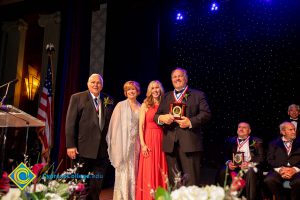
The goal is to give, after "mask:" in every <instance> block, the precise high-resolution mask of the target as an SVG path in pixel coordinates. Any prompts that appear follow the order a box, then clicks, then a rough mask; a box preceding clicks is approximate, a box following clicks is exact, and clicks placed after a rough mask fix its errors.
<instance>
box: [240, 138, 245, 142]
mask: <svg viewBox="0 0 300 200" xmlns="http://www.w3.org/2000/svg"><path fill="white" fill-rule="evenodd" d="M238 140H239V142H244V141H245V140H246V139H240V138H239V139H238Z"/></svg>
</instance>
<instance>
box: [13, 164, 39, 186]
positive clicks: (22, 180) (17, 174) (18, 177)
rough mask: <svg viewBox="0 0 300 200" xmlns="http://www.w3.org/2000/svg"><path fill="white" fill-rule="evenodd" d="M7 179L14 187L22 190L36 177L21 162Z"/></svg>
mask: <svg viewBox="0 0 300 200" xmlns="http://www.w3.org/2000/svg"><path fill="white" fill-rule="evenodd" d="M8 177H9V178H10V180H12V182H14V183H15V184H16V186H18V187H19V188H20V189H21V190H23V189H24V188H25V187H26V186H27V185H28V184H29V183H31V182H32V181H33V179H35V177H36V176H35V174H34V173H33V172H32V171H31V170H30V169H29V168H28V167H27V166H26V165H25V164H24V163H23V162H21V163H20V164H19V166H18V167H16V168H15V169H14V171H12V172H11V173H10V174H9V175H8Z"/></svg>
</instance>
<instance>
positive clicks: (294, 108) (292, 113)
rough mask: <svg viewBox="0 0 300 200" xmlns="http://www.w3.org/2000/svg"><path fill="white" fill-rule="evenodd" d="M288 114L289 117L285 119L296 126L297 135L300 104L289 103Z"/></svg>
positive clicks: (298, 131) (299, 132)
mask: <svg viewBox="0 0 300 200" xmlns="http://www.w3.org/2000/svg"><path fill="white" fill-rule="evenodd" d="M288 115H289V118H288V119H287V120H286V121H288V122H292V123H293V124H294V126H295V128H296V134H297V136H300V128H297V127H298V124H299V118H298V117H299V115H300V106H299V105H297V104H291V105H289V108H288Z"/></svg>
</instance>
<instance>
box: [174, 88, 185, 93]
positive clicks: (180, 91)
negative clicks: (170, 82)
mask: <svg viewBox="0 0 300 200" xmlns="http://www.w3.org/2000/svg"><path fill="white" fill-rule="evenodd" d="M183 90H184V89H182V90H179V91H177V90H175V94H180V93H182V92H183Z"/></svg>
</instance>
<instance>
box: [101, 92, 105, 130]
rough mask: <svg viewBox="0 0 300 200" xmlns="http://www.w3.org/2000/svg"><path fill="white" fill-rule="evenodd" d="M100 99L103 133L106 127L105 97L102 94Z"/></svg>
mask: <svg viewBox="0 0 300 200" xmlns="http://www.w3.org/2000/svg"><path fill="white" fill-rule="evenodd" d="M100 99H101V116H100V120H101V124H102V127H100V128H101V131H102V129H103V127H104V124H105V116H106V109H105V107H104V96H103V94H102V93H100Z"/></svg>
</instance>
